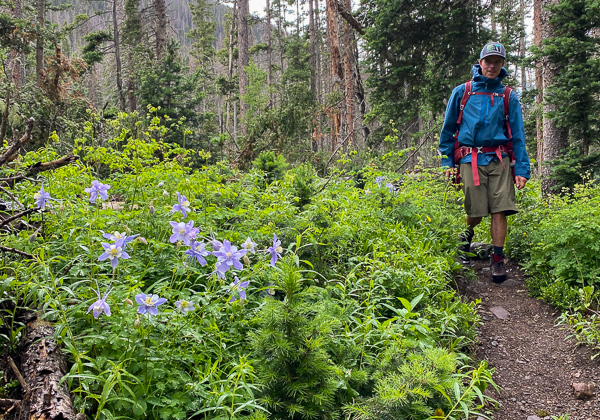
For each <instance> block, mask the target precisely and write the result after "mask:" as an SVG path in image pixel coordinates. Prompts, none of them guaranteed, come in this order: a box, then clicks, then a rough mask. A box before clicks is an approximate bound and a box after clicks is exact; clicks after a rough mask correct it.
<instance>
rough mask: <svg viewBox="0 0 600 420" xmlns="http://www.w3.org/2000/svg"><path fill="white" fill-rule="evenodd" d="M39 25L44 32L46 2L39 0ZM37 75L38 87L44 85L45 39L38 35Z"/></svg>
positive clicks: (36, 48) (36, 47)
mask: <svg viewBox="0 0 600 420" xmlns="http://www.w3.org/2000/svg"><path fill="white" fill-rule="evenodd" d="M37 24H38V29H39V30H40V31H43V30H44V26H45V24H46V0H37ZM35 74H36V81H37V84H38V86H41V84H42V78H43V77H44V37H43V36H42V35H38V37H37V40H36V43H35Z"/></svg>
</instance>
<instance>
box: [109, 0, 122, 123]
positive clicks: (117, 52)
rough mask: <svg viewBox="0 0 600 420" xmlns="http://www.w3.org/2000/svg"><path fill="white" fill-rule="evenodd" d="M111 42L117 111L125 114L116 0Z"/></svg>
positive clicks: (114, 0)
mask: <svg viewBox="0 0 600 420" xmlns="http://www.w3.org/2000/svg"><path fill="white" fill-rule="evenodd" d="M112 18H113V40H114V44H115V63H116V65H117V91H118V93H119V109H120V110H121V111H123V112H125V95H124V94H123V80H122V70H121V42H120V41H119V22H118V20H117V0H113V4H112Z"/></svg>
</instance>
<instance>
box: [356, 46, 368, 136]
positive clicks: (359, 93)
mask: <svg viewBox="0 0 600 420" xmlns="http://www.w3.org/2000/svg"><path fill="white" fill-rule="evenodd" d="M354 57H355V71H356V78H355V80H356V99H357V100H358V109H359V111H360V115H361V120H360V121H361V124H362V126H363V135H364V136H365V138H364V141H365V145H366V141H367V138H368V137H369V135H370V134H371V130H369V127H367V126H366V125H365V124H364V122H363V121H364V120H365V116H366V115H367V97H366V95H365V88H364V86H363V82H362V78H361V76H360V66H359V65H358V45H357V44H356V43H354Z"/></svg>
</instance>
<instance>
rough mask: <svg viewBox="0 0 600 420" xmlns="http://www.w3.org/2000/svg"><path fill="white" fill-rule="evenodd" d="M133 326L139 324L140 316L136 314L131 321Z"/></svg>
mask: <svg viewBox="0 0 600 420" xmlns="http://www.w3.org/2000/svg"><path fill="white" fill-rule="evenodd" d="M133 326H134V327H136V328H137V327H139V326H140V317H139V316H138V315H136V316H135V321H134V322H133Z"/></svg>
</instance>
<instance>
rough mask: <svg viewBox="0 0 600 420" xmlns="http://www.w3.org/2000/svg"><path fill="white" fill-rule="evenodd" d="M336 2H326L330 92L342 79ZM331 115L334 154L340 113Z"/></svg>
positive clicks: (332, 112)
mask: <svg viewBox="0 0 600 420" xmlns="http://www.w3.org/2000/svg"><path fill="white" fill-rule="evenodd" d="M337 16H338V12H337V1H336V0H327V32H328V34H329V44H330V55H331V76H332V86H331V91H332V92H335V91H336V90H339V89H340V83H341V81H342V80H343V78H344V72H343V69H342V63H341V56H340V36H339V30H338V22H337ZM330 113H331V151H332V152H334V151H335V149H336V147H337V145H338V143H339V139H338V137H339V134H340V122H341V118H340V117H341V115H340V114H341V113H340V109H339V108H338V107H334V108H333V109H331V110H330Z"/></svg>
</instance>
